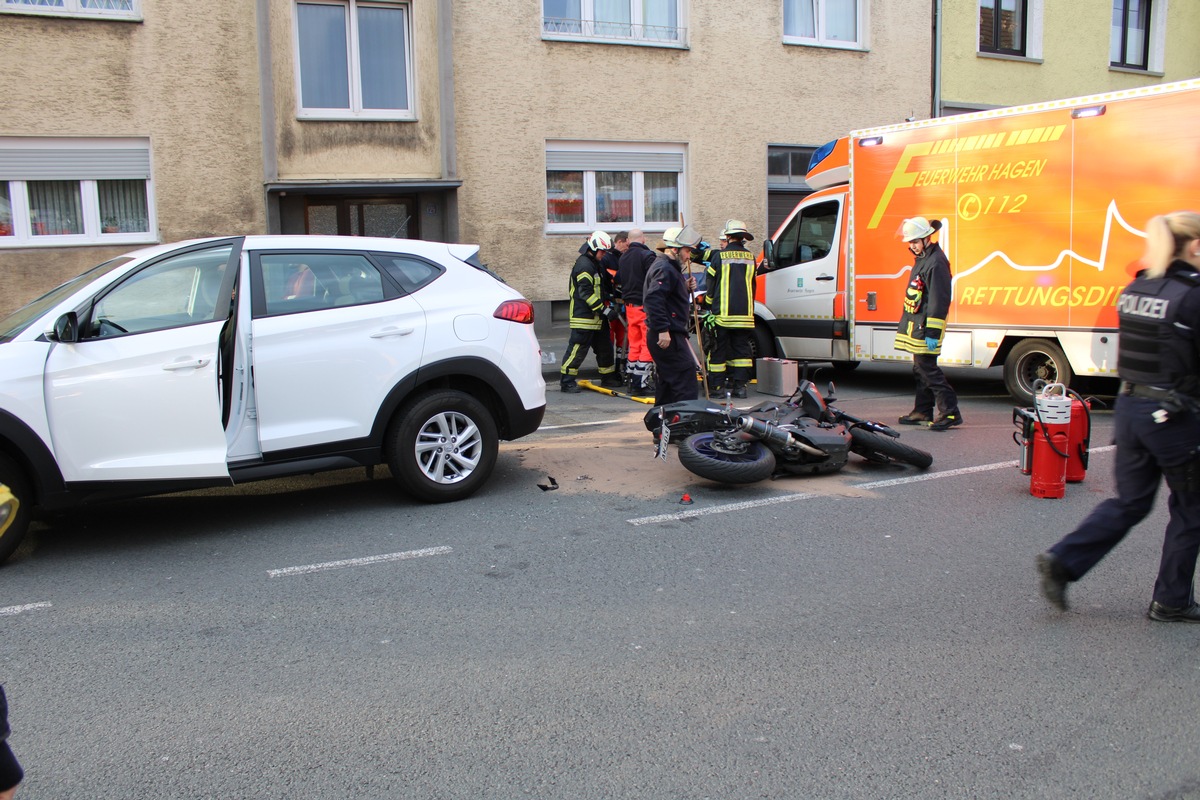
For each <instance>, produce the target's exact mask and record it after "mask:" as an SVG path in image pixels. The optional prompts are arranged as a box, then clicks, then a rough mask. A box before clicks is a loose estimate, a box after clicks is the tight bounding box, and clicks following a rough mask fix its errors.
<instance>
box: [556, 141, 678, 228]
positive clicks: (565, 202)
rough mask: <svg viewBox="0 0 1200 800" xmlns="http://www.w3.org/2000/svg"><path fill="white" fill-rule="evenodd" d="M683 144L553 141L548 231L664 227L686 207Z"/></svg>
mask: <svg viewBox="0 0 1200 800" xmlns="http://www.w3.org/2000/svg"><path fill="white" fill-rule="evenodd" d="M683 167H684V151H683V146H682V145H665V144H664V145H647V146H645V149H638V148H637V147H636V146H621V147H605V146H604V145H603V144H602V143H600V142H582V143H551V144H549V145H547V150H546V231H547V232H548V233H587V232H590V231H592V230H595V229H596V228H605V229H610V228H611V229H616V228H642V229H644V230H658V231H661V230H665V229H666V228H668V227H670V226H671V225H678V224H679V211H680V209H681V208H684V207H685V180H684V169H683Z"/></svg>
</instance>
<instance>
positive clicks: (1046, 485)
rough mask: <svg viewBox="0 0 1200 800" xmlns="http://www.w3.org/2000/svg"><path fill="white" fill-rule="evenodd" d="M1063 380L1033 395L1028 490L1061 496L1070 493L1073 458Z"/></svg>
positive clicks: (1068, 401) (1068, 398)
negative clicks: (1070, 453)
mask: <svg viewBox="0 0 1200 800" xmlns="http://www.w3.org/2000/svg"><path fill="white" fill-rule="evenodd" d="M1066 392H1067V389H1066V387H1065V386H1063V385H1062V384H1061V383H1052V384H1049V385H1047V386H1046V387H1044V388H1043V389H1042V393H1041V394H1039V395H1037V396H1036V397H1034V399H1033V408H1034V418H1035V420H1036V422H1035V424H1034V426H1033V453H1032V460H1031V469H1030V476H1029V493H1030V494H1032V495H1033V496H1034V497H1049V498H1058V497H1062V496H1063V495H1065V494H1066V493H1067V462H1068V461H1069V460H1070V458H1069V455H1068V451H1069V450H1070V446H1071V445H1070V429H1071V398H1070V397H1068V396H1067V393H1066Z"/></svg>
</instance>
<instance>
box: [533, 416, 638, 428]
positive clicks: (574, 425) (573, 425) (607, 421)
mask: <svg viewBox="0 0 1200 800" xmlns="http://www.w3.org/2000/svg"><path fill="white" fill-rule="evenodd" d="M621 421H622V420H619V419H604V420H600V421H599V422H572V423H571V424H570V425H543V426H541V427H540V428H538V430H539V431H558V430H562V429H563V428H586V427H588V426H590V425H612V424H613V423H616V422H621Z"/></svg>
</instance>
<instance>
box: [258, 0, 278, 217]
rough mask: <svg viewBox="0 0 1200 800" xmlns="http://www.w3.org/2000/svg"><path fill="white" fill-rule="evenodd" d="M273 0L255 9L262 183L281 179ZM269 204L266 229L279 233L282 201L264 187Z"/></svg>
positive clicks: (266, 203) (267, 0)
mask: <svg viewBox="0 0 1200 800" xmlns="http://www.w3.org/2000/svg"><path fill="white" fill-rule="evenodd" d="M270 5H271V3H270V0H256V2H255V4H254V13H255V16H257V18H258V92H259V96H258V105H259V109H258V113H259V120H258V124H259V128H260V129H261V131H260V136H261V137H262V160H263V183H264V184H267V183H275V182H276V181H278V180H279V152H278V150H276V147H275V78H274V74H273V73H272V72H271V8H270ZM263 192H264V196H263V202H264V204H265V206H266V216H267V230H266V231H265V232H266V233H279V232H280V230H281V228H280V221H279V201H278V200H275V201H274V203H272V201H271V198H270V197H267V196H266V194H265V192H266V189H265V187H264V189H263Z"/></svg>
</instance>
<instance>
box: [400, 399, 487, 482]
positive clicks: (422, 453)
mask: <svg viewBox="0 0 1200 800" xmlns="http://www.w3.org/2000/svg"><path fill="white" fill-rule="evenodd" d="M499 447H500V439H499V436H498V434H497V433H496V422H495V420H494V419H492V414H491V412H490V411H488V409H487V407H486V406H484V404H483V403H481V402H479V401H478V400H476V399H475V398H474V397H472V396H471V395H469V394H467V393H465V392H460V391H457V390H453V389H447V390H440V391H434V392H429V393H427V394H423V395H420V396H418V397H416V398H414V399H413V400H411V401H409V402H408V403H407V404H405V406H404V407H403V408H401V409H400V411H399V413H398V414H397V415H396V419H395V421H394V422H393V423H392V427H391V431H390V433H389V436H388V466H389V467H391V470H392V475H393V477H395V479H396V481H397V482H398V483H399V484H400V486H401V488H403V489H404V491H405V492H407V493H408V494H409V495H411V496H412V497H414V498H416V499H418V500H424V501H425V502H429V503H445V502H449V501H452V500H461V499H463V498H464V497H469V496H470V495H472V494H474V493H475V491H476V490H478V489H479V487H480V486H482V485H483V484H484V482H485V481H486V480H487V479H488V476H489V475H491V473H492V469H493V468H494V467H495V466H496V453H497V452H498V450H499Z"/></svg>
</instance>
